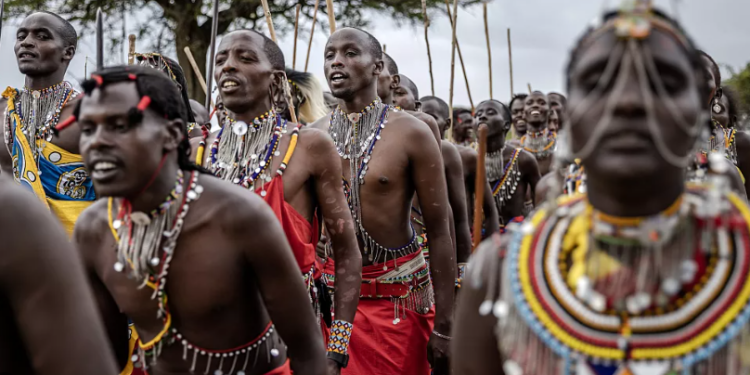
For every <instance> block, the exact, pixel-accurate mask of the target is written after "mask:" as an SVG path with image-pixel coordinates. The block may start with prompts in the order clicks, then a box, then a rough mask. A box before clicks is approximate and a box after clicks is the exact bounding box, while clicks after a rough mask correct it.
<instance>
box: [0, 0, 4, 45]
mask: <svg viewBox="0 0 750 375" xmlns="http://www.w3.org/2000/svg"><path fill="white" fill-rule="evenodd" d="M4 16H5V0H0V40H2V36H3V17H4Z"/></svg>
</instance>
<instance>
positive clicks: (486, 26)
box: [483, 3, 494, 99]
mask: <svg viewBox="0 0 750 375" xmlns="http://www.w3.org/2000/svg"><path fill="white" fill-rule="evenodd" d="M483 8H484V36H485V38H486V39H487V60H488V64H489V72H490V99H494V97H493V96H492V47H491V45H490V25H489V22H487V3H484V6H483Z"/></svg>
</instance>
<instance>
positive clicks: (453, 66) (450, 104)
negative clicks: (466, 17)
mask: <svg viewBox="0 0 750 375" xmlns="http://www.w3.org/2000/svg"><path fill="white" fill-rule="evenodd" d="M445 1H446V2H447V1H448V0H445ZM453 9H454V12H453V17H454V18H453V19H452V20H451V26H453V25H455V24H456V19H455V17H456V15H457V14H458V0H453ZM448 10H450V9H448ZM448 16H449V17H450V14H448ZM452 29H453V34H452V36H451V81H450V91H449V100H448V119H449V120H450V122H451V126H450V129H448V140H449V141H453V126H454V125H455V124H454V123H453V122H454V121H453V86H454V81H455V79H456V28H455V27H452Z"/></svg>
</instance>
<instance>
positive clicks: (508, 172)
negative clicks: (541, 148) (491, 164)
mask: <svg viewBox="0 0 750 375" xmlns="http://www.w3.org/2000/svg"><path fill="white" fill-rule="evenodd" d="M520 153H521V149H520V148H517V149H515V150H513V154H512V155H511V156H510V160H508V163H506V164H505V167H503V174H502V176H501V177H499V178H488V180H489V181H497V182H495V186H493V187H492V196H493V197H495V204H496V205H497V208H498V209H500V208H501V207H503V204H504V203H505V202H506V201H510V199H511V198H512V197H513V194H515V192H516V188H517V187H518V183H519V182H520V181H521V171H520V170H519V169H518V155H519V154H520ZM500 160H501V161H502V158H501V159H500ZM487 170H488V171H489V168H488V169H487ZM488 175H489V173H488Z"/></svg>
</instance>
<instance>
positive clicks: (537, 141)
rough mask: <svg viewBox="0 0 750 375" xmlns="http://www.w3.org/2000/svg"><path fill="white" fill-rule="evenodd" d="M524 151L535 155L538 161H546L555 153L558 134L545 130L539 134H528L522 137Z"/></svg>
mask: <svg viewBox="0 0 750 375" xmlns="http://www.w3.org/2000/svg"><path fill="white" fill-rule="evenodd" d="M521 145H522V146H523V149H524V150H526V151H528V152H530V153H532V154H534V156H535V157H536V158H537V160H541V159H546V158H548V157H550V156H552V154H553V153H554V152H555V149H556V147H555V146H557V133H555V132H553V131H550V130H549V129H544V130H541V131H538V132H526V134H525V135H524V136H523V137H521Z"/></svg>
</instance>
